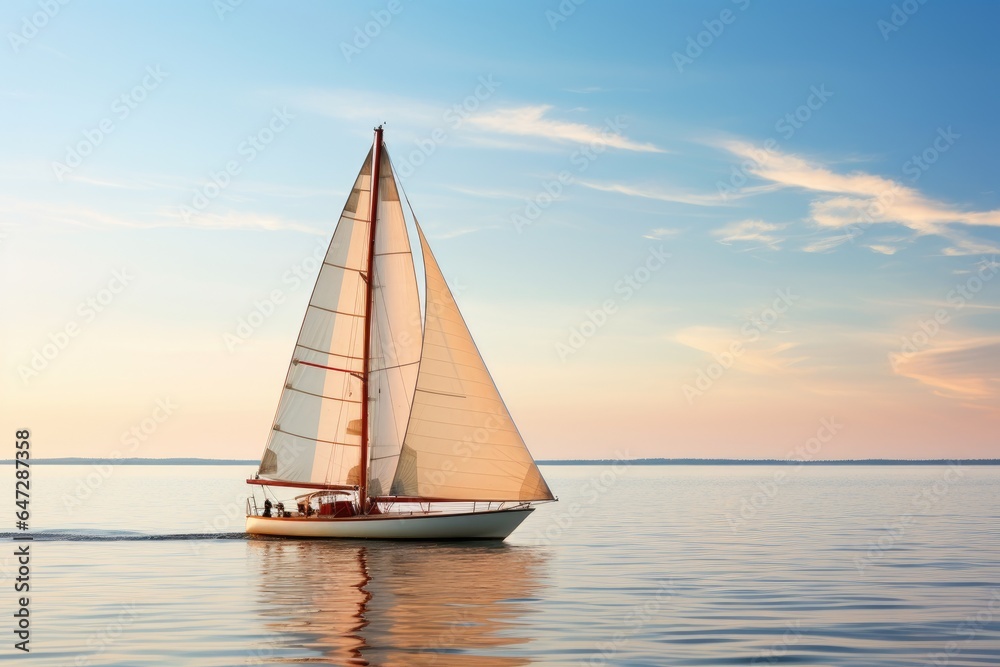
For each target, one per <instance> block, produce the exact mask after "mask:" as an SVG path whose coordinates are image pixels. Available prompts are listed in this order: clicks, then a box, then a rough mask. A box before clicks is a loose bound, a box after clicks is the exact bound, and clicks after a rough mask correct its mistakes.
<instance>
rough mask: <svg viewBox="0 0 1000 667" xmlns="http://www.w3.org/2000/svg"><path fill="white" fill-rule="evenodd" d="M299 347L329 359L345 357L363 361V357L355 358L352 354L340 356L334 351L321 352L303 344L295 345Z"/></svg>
mask: <svg viewBox="0 0 1000 667" xmlns="http://www.w3.org/2000/svg"><path fill="white" fill-rule="evenodd" d="M295 345H296V346H297V347H301V348H303V349H306V350H309V351H310V352H316V353H317V354H324V355H326V356H328V357H343V358H344V359H359V360H360V359H361V357H355V356H354V355H350V354H340V353H339V352H334V351H333V350H319V349H317V348H315V347H309V346H308V345H303V344H302V343H298V342H297V343H295Z"/></svg>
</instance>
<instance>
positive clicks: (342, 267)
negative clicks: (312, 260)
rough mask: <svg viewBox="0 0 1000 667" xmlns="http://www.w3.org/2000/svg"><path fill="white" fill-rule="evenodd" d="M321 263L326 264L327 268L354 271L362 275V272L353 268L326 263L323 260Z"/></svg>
mask: <svg viewBox="0 0 1000 667" xmlns="http://www.w3.org/2000/svg"><path fill="white" fill-rule="evenodd" d="M323 263H324V264H326V265H327V266H332V267H334V268H335V269H342V270H344V271H355V272H357V273H364V271H362V270H361V269H355V268H354V267H351V266H341V265H340V264H334V263H333V262H328V261H326V260H323Z"/></svg>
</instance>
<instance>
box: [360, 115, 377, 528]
mask: <svg viewBox="0 0 1000 667" xmlns="http://www.w3.org/2000/svg"><path fill="white" fill-rule="evenodd" d="M381 166H382V126H381V125H379V126H378V127H376V128H375V148H374V149H373V154H372V184H371V199H372V207H371V214H370V215H369V223H368V272H367V273H366V274H364V275H362V278H364V281H365V351H364V360H363V361H362V370H361V382H362V385H363V387H364V391H363V392H362V394H363V400H362V402H361V463H360V465H359V468H360V472H361V474H360V475H359V477H360V483H359V484H358V506H359V508H360V510H361V513H362V514H367V513H368V444H369V443H368V402H369V401H370V400H371V398H370V397H369V396H368V370H369V369H368V366H369V358H370V357H371V345H372V300H373V290H374V285H373V282H374V275H373V274H374V273H375V222H376V220H378V186H379V171H380V169H381Z"/></svg>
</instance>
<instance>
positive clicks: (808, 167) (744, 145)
mask: <svg viewBox="0 0 1000 667" xmlns="http://www.w3.org/2000/svg"><path fill="white" fill-rule="evenodd" d="M721 147H722V148H723V149H725V150H726V151H728V152H729V153H731V154H732V155H734V156H736V157H739V158H743V159H745V160H747V161H748V164H750V165H752V166H751V167H749V169H748V171H749V172H750V173H751V174H753V175H755V176H757V177H759V178H762V179H765V180H767V181H770V182H771V183H773V184H777V185H781V186H784V187H794V188H800V189H803V190H807V191H811V192H817V193H823V196H821V197H820V198H817V199H815V200H814V201H813V202H812V203H811V205H810V212H811V220H812V221H813V222H814V223H815V224H817V225H819V226H820V227H824V228H828V229H853V228H857V227H858V226H859V225H866V224H879V223H896V224H900V225H904V226H906V227H909V228H910V229H912V230H913V231H915V232H916V233H917V234H921V235H927V234H935V235H939V236H942V237H945V238H947V239H948V240H949V241H951V242H952V246H951V247H950V248H947V249H945V251H944V253H945V254H948V255H968V254H978V253H983V252H996V251H997V249H996V246H994V245H992V244H988V243H983V242H978V241H973V240H970V239H968V238H967V237H965V235H964V234H962V233H961V232H960V231H959V230H956V229H955V228H954V227H953V225H956V224H960V225H970V226H984V227H1000V210H992V211H971V210H964V209H962V208H959V207H957V206H954V205H951V204H947V203H945V202H941V201H937V200H934V199H931V198H929V197H927V196H925V195H923V194H921V193H920V192H919V191H917V190H916V189H914V188H912V187H910V186H909V185H905V184H903V183H901V182H899V181H897V180H894V179H891V178H886V177H883V176H878V175H875V174H869V173H865V172H863V171H852V172H850V173H846V174H841V173H837V172H836V171H834V170H833V169H832V168H830V167H828V166H826V165H823V164H820V163H818V162H815V161H808V160H805V159H803V158H801V157H798V156H796V155H790V154H787V153H781V152H779V151H771V152H766V151H762V150H760V149H759V148H756V147H755V146H753V145H752V144H750V143H748V142H745V141H725V142H722V144H721ZM762 155H763V156H764V157H763V158H762V157H761V156H762ZM832 238H833V237H831V243H832ZM835 245H836V244H835V243H832V245H825V246H823V247H825V248H826V249H830V248H832V247H834V246H835ZM815 247H816V245H815V244H813V245H811V246H807V247H806V249H807V250H809V249H810V248H813V251H816V250H815Z"/></svg>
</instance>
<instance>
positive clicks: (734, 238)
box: [712, 220, 787, 250]
mask: <svg viewBox="0 0 1000 667" xmlns="http://www.w3.org/2000/svg"><path fill="white" fill-rule="evenodd" d="M786 226H787V225H785V224H780V223H776V222H764V221H763V220H740V221H737V222H731V223H729V224H728V225H725V226H724V227H721V228H719V229H716V230H714V231H713V232H712V236H717V237H719V243H726V244H729V243H735V242H746V243H759V244H761V245H764V246H766V247H768V248H770V249H771V250H778V249H779V248H780V247H781V243H782V241H784V238H782V237H779V236H778V235H777V234H775V233H774V232H777V231H780V230H782V229H784V228H785V227H786Z"/></svg>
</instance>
